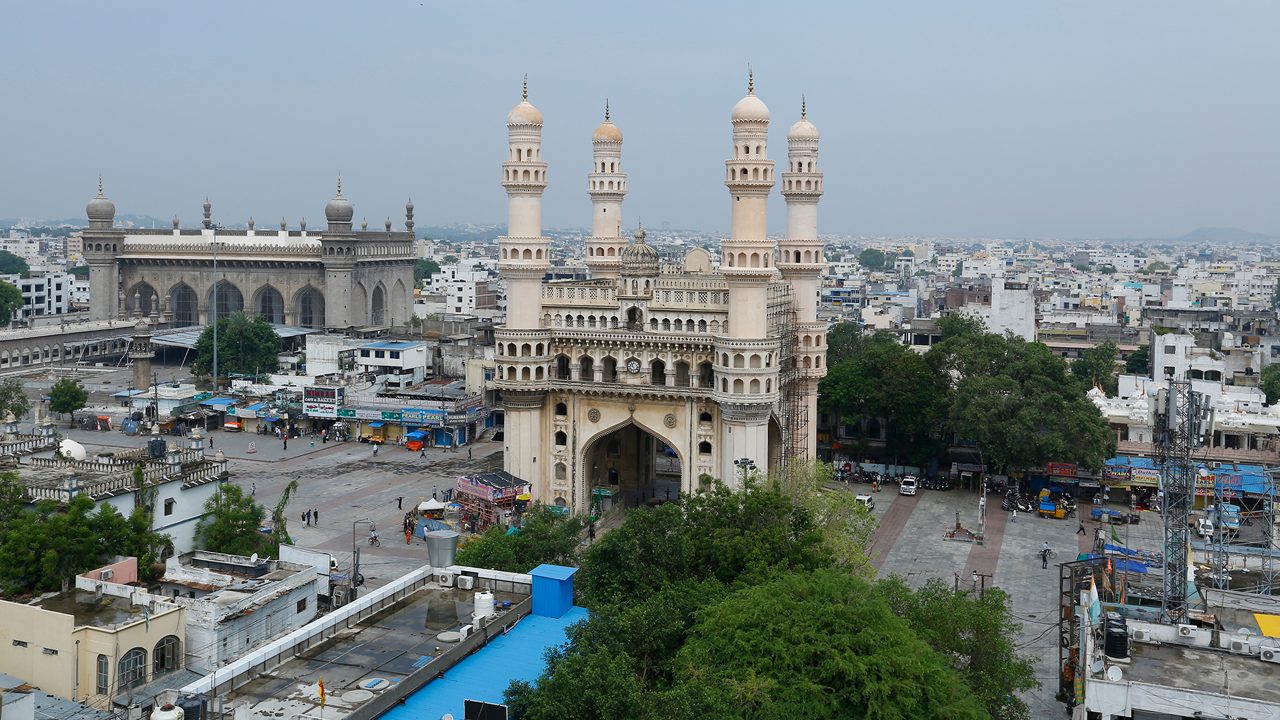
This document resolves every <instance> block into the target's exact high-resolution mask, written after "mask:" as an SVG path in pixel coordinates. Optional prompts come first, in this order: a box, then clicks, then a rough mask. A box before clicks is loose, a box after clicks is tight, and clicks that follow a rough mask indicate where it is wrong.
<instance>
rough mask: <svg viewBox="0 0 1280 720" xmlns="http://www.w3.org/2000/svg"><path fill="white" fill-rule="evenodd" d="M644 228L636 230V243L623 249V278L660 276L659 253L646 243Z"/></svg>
mask: <svg viewBox="0 0 1280 720" xmlns="http://www.w3.org/2000/svg"><path fill="white" fill-rule="evenodd" d="M644 236H645V233H644V228H643V227H639V228H636V234H635V241H634V242H632V243H631V244H630V245H627V246H626V247H624V248H622V276H623V277H654V276H656V275H657V274H658V251H657V250H656V249H655V248H654V247H653V246H652V245H650V244H648V243H646V242H645V241H644Z"/></svg>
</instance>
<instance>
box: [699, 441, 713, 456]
mask: <svg viewBox="0 0 1280 720" xmlns="http://www.w3.org/2000/svg"><path fill="white" fill-rule="evenodd" d="M698 454H699V455H710V454H711V443H709V442H707V441H706V440H703V441H702V442H700V443H698Z"/></svg>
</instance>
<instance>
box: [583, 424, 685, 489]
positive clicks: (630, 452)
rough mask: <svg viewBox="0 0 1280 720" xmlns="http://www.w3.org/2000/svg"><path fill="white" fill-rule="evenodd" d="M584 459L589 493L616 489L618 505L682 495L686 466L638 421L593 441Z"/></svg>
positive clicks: (670, 448) (588, 446) (669, 447)
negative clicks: (599, 488) (600, 489)
mask: <svg viewBox="0 0 1280 720" xmlns="http://www.w3.org/2000/svg"><path fill="white" fill-rule="evenodd" d="M582 457H583V465H582V467H583V471H584V472H585V473H586V474H587V487H588V490H589V489H590V488H593V487H604V488H608V489H610V490H613V491H614V493H615V495H614V498H615V502H618V503H623V504H625V505H626V506H627V507H638V506H640V505H643V504H645V503H650V502H657V501H662V500H671V499H675V498H676V497H678V496H679V495H680V488H681V487H682V482H683V477H682V468H683V463H682V462H681V461H680V456H679V453H678V452H677V451H676V450H675V449H674V448H672V447H671V446H669V445H667V444H666V443H665V442H664V441H663V440H662V439H661V438H659V437H657V436H656V435H654V434H653V433H650V432H649V431H647V430H645V429H644V428H642V427H640V426H639V425H637V424H635V423H634V422H628V423H625V424H623V425H622V426H620V427H618V428H615V429H614V430H612V431H609V432H606V433H604V434H602V435H600V436H598V437H596V438H595V439H593V440H592V441H591V442H590V443H589V444H588V445H587V446H586V450H585V451H584V452H583V454H582Z"/></svg>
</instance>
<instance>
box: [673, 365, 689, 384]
mask: <svg viewBox="0 0 1280 720" xmlns="http://www.w3.org/2000/svg"><path fill="white" fill-rule="evenodd" d="M676 387H689V363H687V362H685V361H683V360H679V361H677V362H676Z"/></svg>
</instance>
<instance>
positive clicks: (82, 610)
mask: <svg viewBox="0 0 1280 720" xmlns="http://www.w3.org/2000/svg"><path fill="white" fill-rule="evenodd" d="M33 604H34V605H37V606H39V607H40V608H43V609H45V610H50V611H52V612H59V613H63V614H65V615H72V616H74V617H75V619H76V620H75V623H76V625H77V626H82V625H90V626H93V627H109V626H112V625H119V624H120V623H126V622H132V621H134V620H142V619H143V617H142V606H141V605H134V604H133V603H131V602H129V599H128V598H122V597H115V596H113V595H103V596H102V597H97V596H96V595H95V594H94V593H91V592H85V591H84V590H68V591H67V592H64V593H58V594H57V595H53V596H50V597H47V598H44V599H43V600H40V601H38V602H36V603H33Z"/></svg>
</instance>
